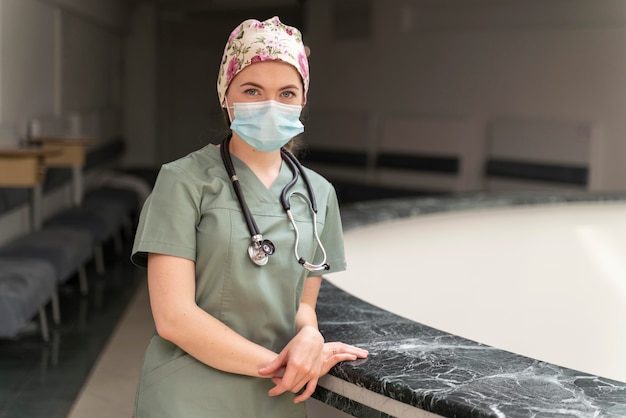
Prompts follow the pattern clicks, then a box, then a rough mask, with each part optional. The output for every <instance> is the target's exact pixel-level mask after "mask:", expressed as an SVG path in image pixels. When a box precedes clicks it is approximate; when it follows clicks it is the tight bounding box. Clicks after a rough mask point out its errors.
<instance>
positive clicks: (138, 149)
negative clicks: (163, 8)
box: [123, 3, 157, 166]
mask: <svg viewBox="0 0 626 418" xmlns="http://www.w3.org/2000/svg"><path fill="white" fill-rule="evenodd" d="M156 18H157V16H156V8H155V6H154V5H153V4H147V3H144V4H140V5H139V6H137V7H135V8H134V9H133V10H132V11H131V13H130V19H129V29H128V34H127V36H126V40H125V43H124V89H123V92H124V110H123V112H124V113H123V115H124V117H123V131H124V136H125V137H126V138H128V141H127V152H126V155H125V161H124V163H125V164H129V165H133V166H152V165H154V164H155V162H156V161H157V153H156V150H157V147H156V145H157V144H156V137H157V113H156V111H157V94H156V93H157V91H156V87H157V80H156V75H157V67H156V53H157V31H156V29H157V28H156V23H157V20H156Z"/></svg>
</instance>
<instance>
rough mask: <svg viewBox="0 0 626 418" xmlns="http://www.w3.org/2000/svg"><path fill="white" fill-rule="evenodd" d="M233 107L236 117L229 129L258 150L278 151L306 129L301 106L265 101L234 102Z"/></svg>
mask: <svg viewBox="0 0 626 418" xmlns="http://www.w3.org/2000/svg"><path fill="white" fill-rule="evenodd" d="M233 108H234V116H235V119H234V120H233V121H232V122H231V124H230V129H232V130H233V131H234V132H236V133H237V135H239V136H240V137H241V139H243V140H244V141H246V143H248V145H250V146H251V147H253V148H256V149H257V150H259V151H264V152H270V151H276V150H278V149H280V147H282V146H283V145H285V144H286V143H287V142H289V140H290V139H291V138H293V137H294V136H296V135H299V134H301V133H302V132H304V125H302V122H300V113H301V112H302V106H297V105H288V104H284V103H279V102H276V101H274V100H266V101H263V102H243V103H233Z"/></svg>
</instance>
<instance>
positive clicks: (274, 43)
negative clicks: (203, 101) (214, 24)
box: [217, 16, 309, 106]
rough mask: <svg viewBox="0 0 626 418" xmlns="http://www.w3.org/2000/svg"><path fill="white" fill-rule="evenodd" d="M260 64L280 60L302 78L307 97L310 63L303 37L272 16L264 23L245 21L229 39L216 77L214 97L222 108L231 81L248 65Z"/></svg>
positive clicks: (252, 20) (251, 20) (254, 20)
mask: <svg viewBox="0 0 626 418" xmlns="http://www.w3.org/2000/svg"><path fill="white" fill-rule="evenodd" d="M262 61H283V62H286V63H288V64H291V65H292V66H294V67H295V69H296V70H298V73H300V76H301V77H302V85H303V86H304V96H305V97H306V94H307V91H308V89H309V61H308V59H307V56H306V52H305V49H304V43H302V34H301V33H300V31H299V30H298V29H296V28H294V27H292V26H287V25H285V24H284V23H282V22H281V21H280V19H279V18H278V17H277V16H274V17H273V18H271V19H267V20H265V21H263V22H260V21H258V20H256V19H248V20H246V21H244V22H243V23H241V24H240V25H239V26H237V27H236V28H235V30H233V31H232V32H231V34H230V36H229V37H228V42H226V47H225V48H224V56H223V57H222V63H221V66H220V71H219V74H218V76H217V94H218V97H219V100H220V104H221V105H222V106H223V105H224V104H225V99H226V90H228V86H229V85H230V82H231V81H232V80H233V78H234V77H235V76H236V75H237V74H238V73H239V72H240V71H241V70H243V69H244V68H246V67H247V66H248V65H250V64H254V63H255V62H262Z"/></svg>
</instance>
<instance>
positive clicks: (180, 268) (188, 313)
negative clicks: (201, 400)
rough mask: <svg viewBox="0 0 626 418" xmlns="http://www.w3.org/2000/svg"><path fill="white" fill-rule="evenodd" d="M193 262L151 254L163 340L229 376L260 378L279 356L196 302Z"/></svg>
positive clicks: (156, 315) (153, 296)
mask: <svg viewBox="0 0 626 418" xmlns="http://www.w3.org/2000/svg"><path fill="white" fill-rule="evenodd" d="M194 277H195V266H194V263H193V261H191V260H187V259H182V258H177V257H171V256H166V255H160V254H150V256H149V262H148V287H149V290H150V304H151V306H152V312H153V317H154V321H155V325H156V328H157V333H158V334H159V336H161V337H162V338H164V339H166V340H168V341H171V342H172V343H174V344H176V345H177V346H179V347H180V348H181V349H182V350H184V351H185V352H187V353H189V354H190V355H191V356H193V357H195V358H196V359H197V360H199V361H201V362H203V363H205V364H207V365H209V366H211V367H214V368H216V369H218V370H222V371H225V372H229V373H237V374H243V375H248V376H259V374H258V370H259V369H260V368H261V367H263V366H266V365H267V364H269V363H270V362H271V361H272V360H273V359H274V358H276V356H277V354H276V353H274V352H272V351H271V350H268V349H267V348H264V347H262V346H260V345H258V344H255V343H253V342H251V341H249V340H248V339H246V338H244V337H243V336H241V335H239V334H238V333H236V332H235V331H233V330H232V329H231V328H229V327H228V326H227V325H226V324H224V323H223V322H221V321H219V320H218V319H216V318H215V317H213V316H212V315H210V314H209V313H207V312H205V311H204V310H202V309H201V308H200V307H198V305H197V304H196V302H195V279H194Z"/></svg>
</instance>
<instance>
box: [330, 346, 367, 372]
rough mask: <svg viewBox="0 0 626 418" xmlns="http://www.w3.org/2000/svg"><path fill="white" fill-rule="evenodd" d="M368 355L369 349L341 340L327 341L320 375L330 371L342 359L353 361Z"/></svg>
mask: <svg viewBox="0 0 626 418" xmlns="http://www.w3.org/2000/svg"><path fill="white" fill-rule="evenodd" d="M367 355H368V352H367V350H363V349H362V348H359V347H355V346H353V345H349V344H344V343H341V342H332V343H326V344H324V353H323V356H324V363H323V365H322V371H321V373H320V377H322V376H324V375H325V374H326V373H328V372H329V371H330V369H332V368H333V367H334V366H335V364H337V363H340V362H342V361H352V360H356V359H358V358H366V357H367Z"/></svg>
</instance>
